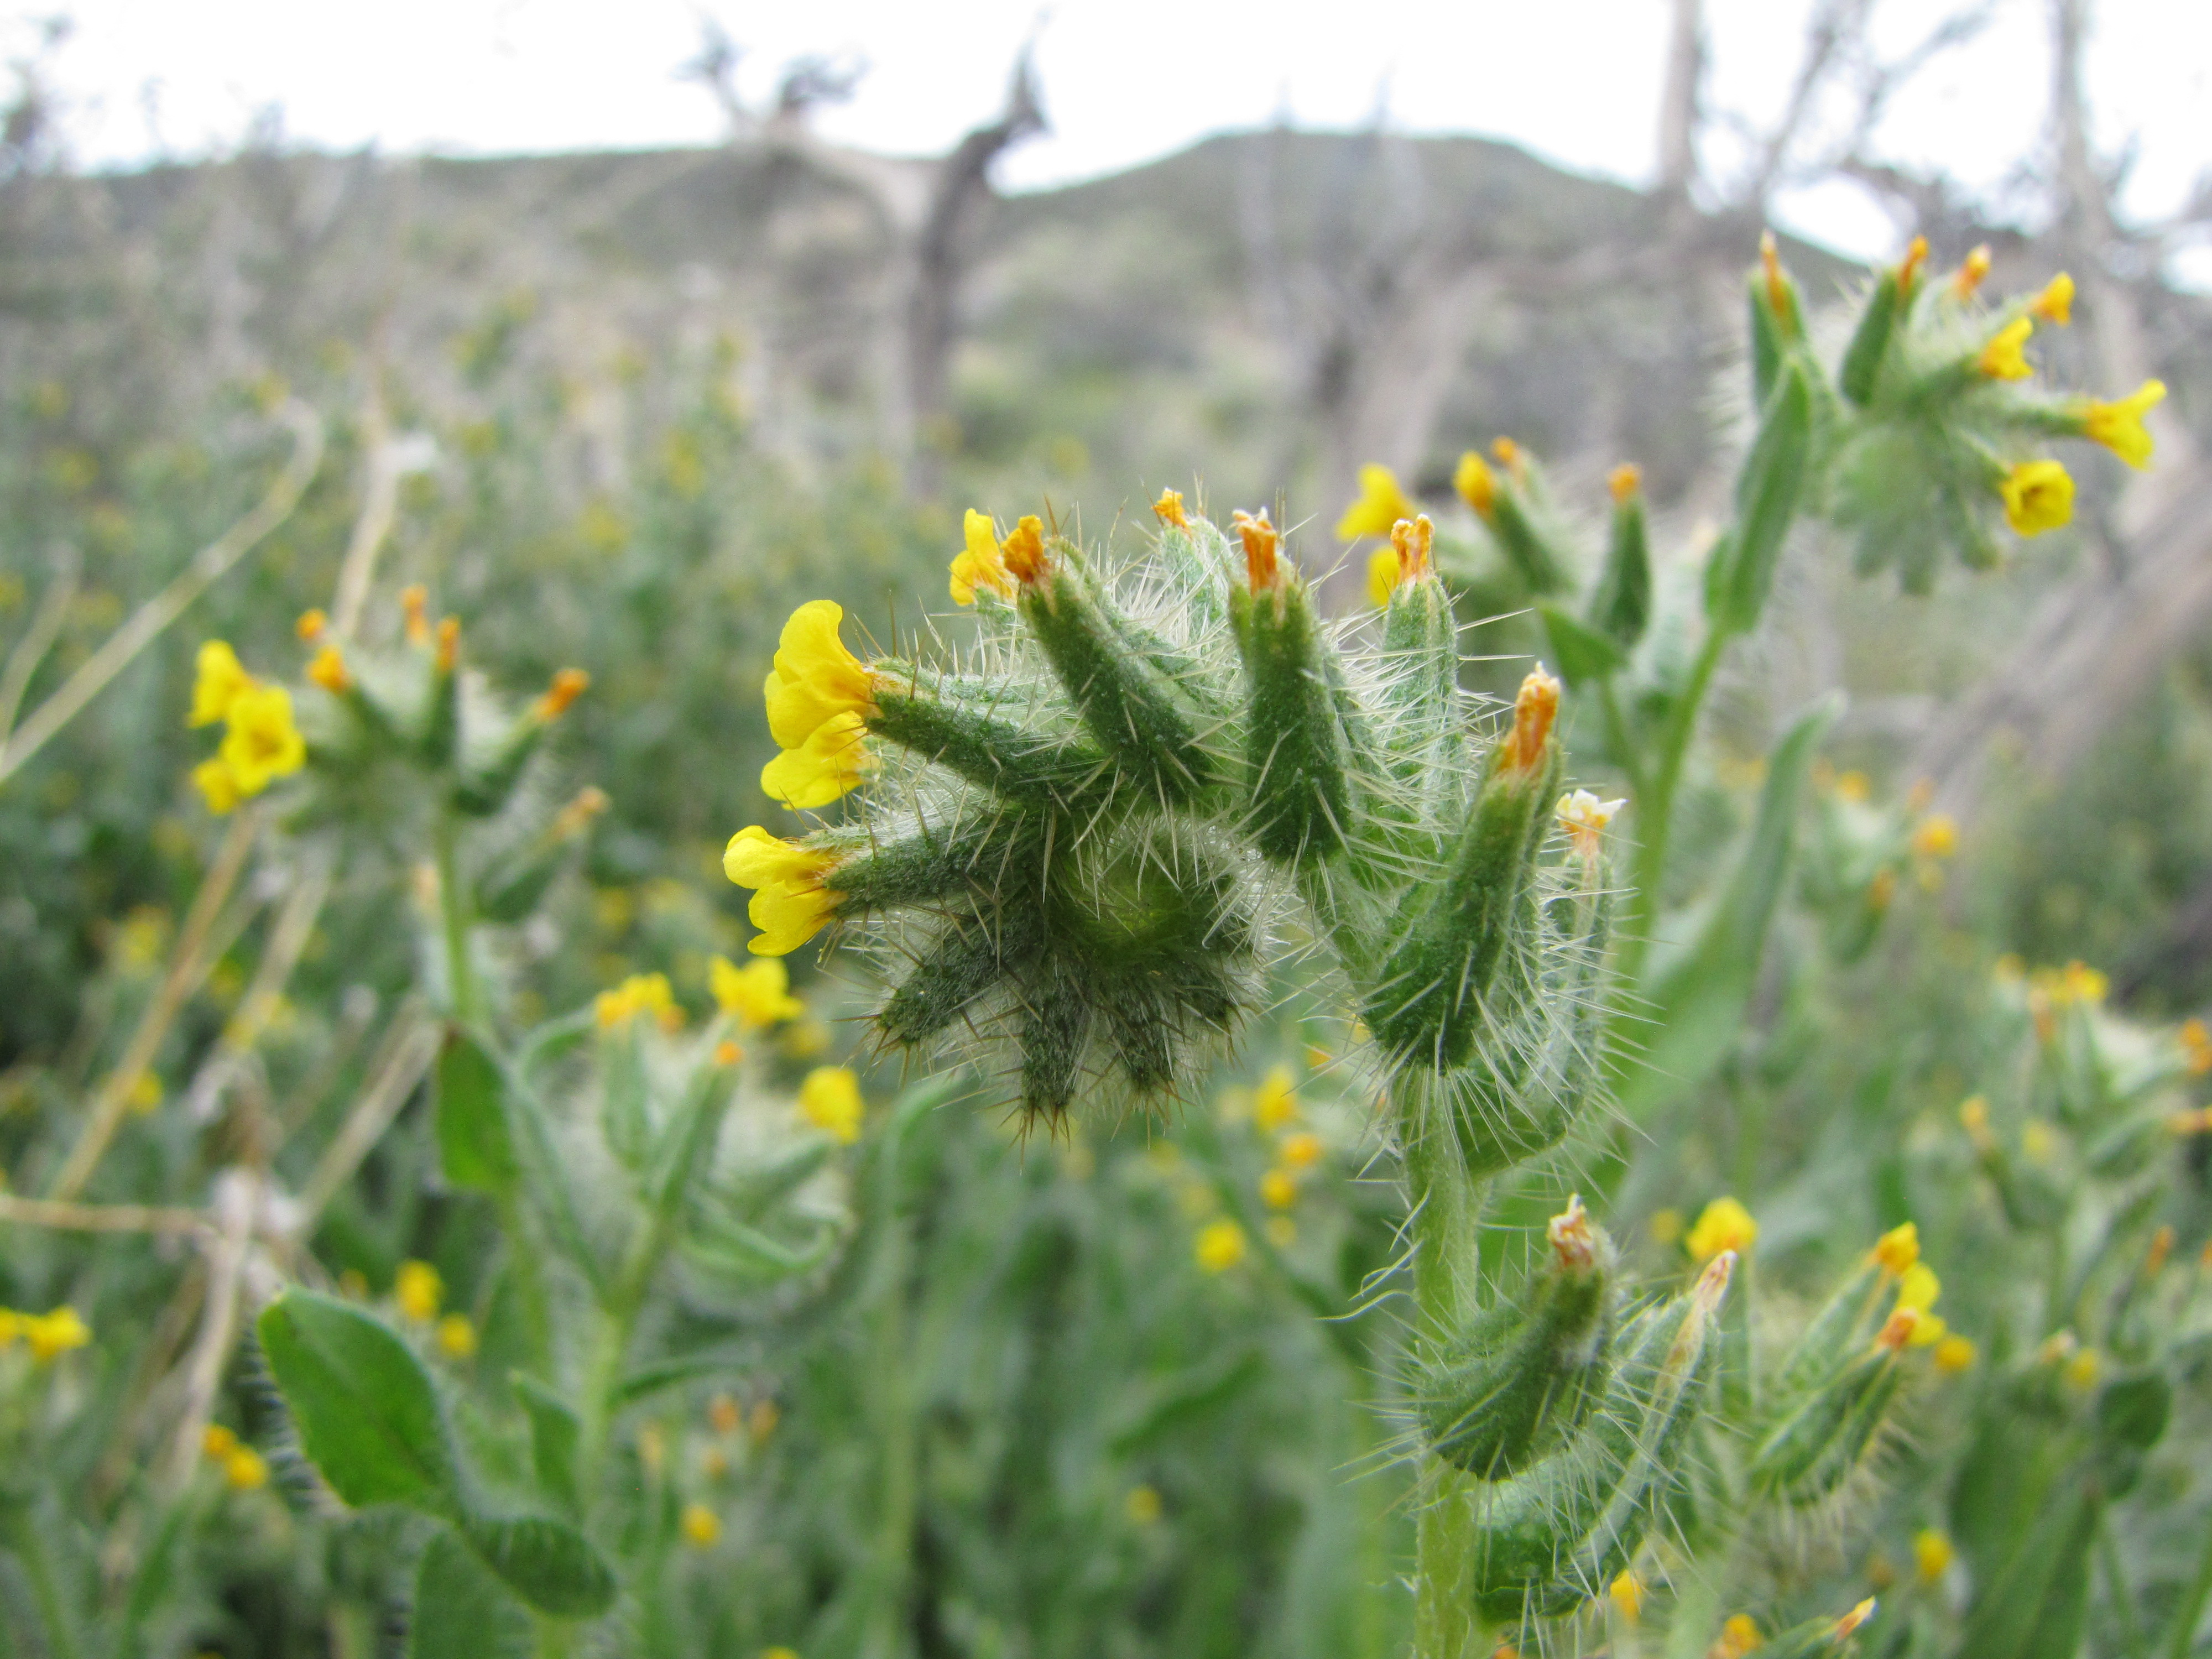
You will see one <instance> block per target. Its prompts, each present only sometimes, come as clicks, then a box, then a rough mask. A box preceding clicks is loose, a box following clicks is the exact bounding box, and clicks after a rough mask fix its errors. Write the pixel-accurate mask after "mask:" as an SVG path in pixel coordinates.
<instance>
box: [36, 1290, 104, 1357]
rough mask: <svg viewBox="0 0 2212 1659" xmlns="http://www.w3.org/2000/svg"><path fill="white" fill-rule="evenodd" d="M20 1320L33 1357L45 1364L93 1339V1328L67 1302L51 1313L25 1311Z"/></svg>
mask: <svg viewBox="0 0 2212 1659" xmlns="http://www.w3.org/2000/svg"><path fill="white" fill-rule="evenodd" d="M20 1325H21V1330H22V1333H23V1341H24V1344H25V1346H27V1347H28V1348H29V1349H30V1351H31V1358H33V1359H35V1360H37V1361H39V1363H40V1364H46V1363H47V1362H49V1361H51V1360H53V1359H55V1358H58V1357H59V1356H61V1355H63V1354H64V1353H67V1352H69V1351H70V1349H71V1348H82V1346H84V1345H85V1344H86V1343H88V1342H89V1341H91V1340H92V1328H91V1327H90V1326H88V1325H87V1324H86V1323H85V1322H84V1321H83V1319H82V1317H80V1316H79V1315H78V1313H77V1310H76V1309H75V1308H72V1307H70V1306H69V1305H68V1304H66V1303H64V1304H63V1305H62V1306H60V1307H58V1308H56V1309H55V1310H52V1312H51V1313H42V1314H24V1315H22V1316H21V1318H20Z"/></svg>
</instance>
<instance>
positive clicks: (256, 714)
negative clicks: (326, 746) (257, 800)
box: [216, 685, 307, 798]
mask: <svg viewBox="0 0 2212 1659" xmlns="http://www.w3.org/2000/svg"><path fill="white" fill-rule="evenodd" d="M223 720H224V723H225V725H226V726H227V728H228V729H227V730H226V731H225V732H224V733H223V739H222V748H221V749H220V750H217V751H216V754H217V757H218V758H220V759H221V760H222V763H223V764H224V765H225V766H227V767H228V768H229V769H230V775H231V780H232V781H233V782H234V783H235V784H236V785H237V787H238V793H240V795H241V796H245V797H248V798H251V797H252V796H254V795H258V794H259V793H261V792H262V791H263V790H264V789H266V788H267V787H269V786H270V784H272V783H274V782H275V781H276V780H277V779H278V778H281V777H287V776H289V775H291V774H292V773H294V772H296V771H298V770H299V769H301V767H302V766H304V765H306V764H307V742H306V740H305V739H304V738H301V736H300V729H299V727H297V726H295V725H293V724H292V694H291V693H290V692H289V691H287V690H285V689H284V688H283V686H281V685H250V686H248V687H246V690H242V691H240V692H239V693H238V694H237V695H236V696H234V697H232V698H231V700H230V707H229V708H228V709H226V710H225V711H224V713H223Z"/></svg>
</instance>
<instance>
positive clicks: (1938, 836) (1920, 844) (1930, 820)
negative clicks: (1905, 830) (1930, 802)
mask: <svg viewBox="0 0 2212 1659" xmlns="http://www.w3.org/2000/svg"><path fill="white" fill-rule="evenodd" d="M1912 850H1913V851H1914V852H1916V853H1917V854H1920V856H1921V857H1922V858H1924V859H1948V858H1949V857H1950V856H1951V854H1954V853H1955V852H1957V851H1958V850H1959V821H1958V820H1957V819H1956V818H1954V817H1952V816H1951V815H1950V814H1949V813H1948V812H1930V813H1929V815H1928V816H1927V817H1924V818H1923V819H1921V820H1920V822H1919V823H1917V824H1915V825H1913V827H1912Z"/></svg>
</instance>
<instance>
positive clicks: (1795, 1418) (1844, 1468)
mask: <svg viewBox="0 0 2212 1659" xmlns="http://www.w3.org/2000/svg"><path fill="white" fill-rule="evenodd" d="M1902 1376H1903V1371H1902V1369H1901V1367H1900V1365H1899V1360H1898V1357H1897V1354H1896V1353H1895V1352H1894V1351H1893V1350H1892V1349H1890V1348H1888V1347H1887V1346H1884V1347H1877V1348H1875V1350H1873V1351H1872V1352H1868V1353H1865V1354H1863V1355H1861V1356H1860V1357H1859V1358H1857V1359H1856V1360H1853V1361H1852V1362H1851V1363H1850V1364H1848V1365H1846V1366H1844V1368H1843V1369H1842V1370H1840V1371H1838V1372H1837V1373H1836V1374H1835V1375H1834V1376H1831V1377H1829V1378H1828V1379H1826V1381H1825V1382H1823V1383H1820V1385H1819V1386H1818V1387H1816V1388H1814V1389H1813V1390H1812V1392H1811V1393H1810V1394H1808V1395H1806V1396H1804V1397H1803V1398H1802V1399H1801V1400H1799V1401H1797V1402H1796V1405H1795V1406H1794V1407H1792V1408H1791V1409H1790V1411H1789V1412H1788V1413H1785V1414H1784V1416H1783V1418H1782V1419H1781V1420H1780V1421H1779V1422H1778V1423H1777V1424H1776V1425H1774V1427H1773V1428H1772V1429H1771V1430H1770V1431H1768V1432H1767V1433H1766V1435H1765V1437H1764V1438H1762V1439H1761V1440H1760V1442H1759V1447H1758V1449H1757V1450H1755V1451H1754V1452H1753V1454H1752V1457H1751V1462H1750V1470H1749V1472H1750V1477H1751V1482H1752V1485H1753V1487H1755V1488H1756V1489H1757V1490H1759V1491H1760V1492H1769V1493H1772V1494H1775V1495H1777V1496H1782V1497H1787V1498H1790V1501H1792V1502H1793V1503H1798V1504H1809V1503H1812V1502H1814V1500H1815V1499H1818V1498H1825V1497H1826V1496H1827V1495H1828V1494H1829V1493H1830V1492H1833V1491H1834V1490H1835V1489H1836V1488H1837V1487H1838V1486H1840V1485H1841V1484H1842V1483H1843V1480H1844V1476H1845V1475H1847V1474H1850V1472H1851V1470H1852V1469H1854V1468H1857V1465H1858V1462H1859V1459H1860V1458H1861V1457H1862V1456H1863V1455H1865V1452H1866V1449H1867V1447H1868V1446H1869V1444H1870V1443H1872V1441H1873V1438H1874V1434H1875V1430H1876V1429H1878V1428H1879V1427H1881V1421H1882V1418H1883V1416H1884V1415H1885V1413H1887V1410H1888V1407H1889V1403H1890V1401H1892V1400H1893V1398H1894V1397H1895V1395H1896V1393H1897V1387H1898V1383H1899V1381H1900V1380H1901V1378H1902Z"/></svg>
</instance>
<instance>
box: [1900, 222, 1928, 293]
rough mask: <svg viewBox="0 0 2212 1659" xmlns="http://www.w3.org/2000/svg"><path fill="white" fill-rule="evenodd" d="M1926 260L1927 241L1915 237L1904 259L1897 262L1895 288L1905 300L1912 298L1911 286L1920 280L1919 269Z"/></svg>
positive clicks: (1922, 237)
mask: <svg viewBox="0 0 2212 1659" xmlns="http://www.w3.org/2000/svg"><path fill="white" fill-rule="evenodd" d="M1927 258H1928V239H1927V238H1926V237H1925V236H1916V237H1914V238H1913V239H1912V246H1910V247H1908V248H1906V249H1905V258H1903V259H1901V260H1899V262H1898V266H1897V286H1898V289H1899V292H1900V293H1902V294H1903V295H1905V297H1906V298H1907V299H1910V298H1911V296H1912V287H1913V284H1914V283H1917V282H1918V281H1919V280H1920V267H1921V265H1922V264H1924V263H1925V262H1926V260H1927Z"/></svg>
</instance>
